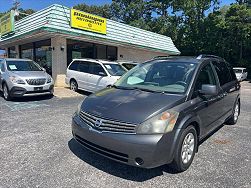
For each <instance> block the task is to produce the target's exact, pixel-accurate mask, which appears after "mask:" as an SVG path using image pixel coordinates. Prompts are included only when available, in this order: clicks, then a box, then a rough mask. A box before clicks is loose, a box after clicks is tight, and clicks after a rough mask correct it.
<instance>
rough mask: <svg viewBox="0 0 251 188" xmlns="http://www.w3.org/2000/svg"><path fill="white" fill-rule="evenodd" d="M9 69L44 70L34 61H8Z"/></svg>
mask: <svg viewBox="0 0 251 188" xmlns="http://www.w3.org/2000/svg"><path fill="white" fill-rule="evenodd" d="M6 65H7V69H8V70H9V71H42V69H41V68H40V67H39V66H38V65H37V64H36V63H35V62H33V61H21V60H20V61H6Z"/></svg>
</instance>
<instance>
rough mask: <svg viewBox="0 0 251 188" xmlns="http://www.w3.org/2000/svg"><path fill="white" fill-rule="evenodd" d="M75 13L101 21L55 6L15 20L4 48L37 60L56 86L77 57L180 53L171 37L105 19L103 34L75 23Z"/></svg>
mask: <svg viewBox="0 0 251 188" xmlns="http://www.w3.org/2000/svg"><path fill="white" fill-rule="evenodd" d="M73 16H82V18H81V17H80V18H79V17H76V19H77V21H89V20H88V19H93V20H94V21H91V22H90V21H89V22H87V24H88V27H89V26H90V27H92V25H94V24H97V25H98V24H99V23H97V22H98V21H100V20H99V19H98V18H96V17H92V16H91V15H88V16H89V17H88V18H87V17H84V16H86V15H82V14H81V13H75V15H73V14H72V10H71V9H70V8H68V7H65V6H62V5H57V4H55V5H51V6H50V7H47V8H45V9H43V10H40V11H38V12H36V13H34V14H32V15H29V16H27V17H25V18H23V19H21V20H19V21H18V22H15V24H14V31H13V32H11V33H8V34H5V35H2V36H1V39H0V49H4V50H6V52H7V56H8V57H10V58H28V59H32V60H34V61H36V62H37V63H39V64H40V65H41V66H42V67H44V68H45V69H46V70H47V72H48V73H50V74H51V75H52V76H53V78H54V79H55V81H56V85H61V84H62V83H63V82H64V75H65V72H66V68H67V66H68V65H69V63H70V62H71V61H72V59H74V58H94V59H108V60H112V61H113V60H125V61H127V60H133V61H137V62H143V61H146V60H148V59H151V58H153V57H155V56H168V55H179V54H180V52H179V50H178V49H177V48H176V47H175V45H174V44H173V42H172V40H171V38H169V37H166V36H163V35H159V34H156V33H153V32H149V31H146V30H142V29H139V28H136V27H132V26H129V25H126V24H123V23H119V22H115V21H113V20H109V19H107V20H106V19H105V31H104V32H102V33H101V32H99V31H95V30H93V31H92V30H88V29H86V28H84V27H83V28H82V26H80V27H78V26H74V25H73V20H72V17H73ZM93 16H94V15H93ZM81 19H84V20H81ZM100 19H101V21H103V20H102V19H103V18H100ZM102 24H103V25H104V23H102ZM77 27H78V28H77ZM102 29H104V28H102Z"/></svg>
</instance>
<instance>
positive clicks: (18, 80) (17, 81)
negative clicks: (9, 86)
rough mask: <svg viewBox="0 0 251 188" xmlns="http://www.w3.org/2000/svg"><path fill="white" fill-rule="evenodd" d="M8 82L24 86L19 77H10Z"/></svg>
mask: <svg viewBox="0 0 251 188" xmlns="http://www.w3.org/2000/svg"><path fill="white" fill-rule="evenodd" d="M10 80H11V81H12V83H14V84H25V82H24V81H23V80H22V79H21V78H19V77H16V76H11V77H10Z"/></svg>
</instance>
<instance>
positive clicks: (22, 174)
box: [0, 82, 251, 188]
mask: <svg viewBox="0 0 251 188" xmlns="http://www.w3.org/2000/svg"><path fill="white" fill-rule="evenodd" d="M241 94H242V98H241V102H242V106H241V115H240V119H239V121H238V124H237V125H234V126H223V127H222V128H221V129H220V130H219V131H218V132H216V133H215V134H213V135H212V136H211V137H210V138H208V140H206V141H205V142H204V143H202V144H201V145H200V148H199V153H197V154H196V156H195V159H194V162H193V164H192V166H191V167H190V168H189V169H188V170H187V171H186V172H184V173H180V174H174V173H173V172H172V171H171V170H170V169H169V168H168V167H166V166H162V167H159V168H155V169H150V170H146V169H140V168H135V167H130V166H126V165H123V164H120V163H117V162H114V161H111V160H109V159H106V158H104V157H102V156H99V155H97V154H94V153H92V152H90V151H88V150H86V149H84V148H82V147H81V146H80V145H79V144H78V143H76V142H75V141H74V140H72V135H71V116H72V114H73V113H74V111H75V109H76V107H77V105H78V103H79V102H80V101H81V100H83V98H84V97H85V96H80V97H72V98H64V99H61V98H58V97H53V98H47V97H39V98H37V97H36V98H31V99H25V100H20V99H19V100H17V101H14V102H6V101H4V100H3V99H2V98H1V97H0V187H4V188H5V187H50V188H51V187H85V188H86V187H109V188H110V187H116V188H117V187H121V188H122V187H249V188H250V187H251V183H250V181H251V157H250V156H251V126H250V124H251V83H249V82H243V83H242V92H241Z"/></svg>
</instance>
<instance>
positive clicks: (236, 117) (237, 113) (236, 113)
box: [234, 102, 239, 121]
mask: <svg viewBox="0 0 251 188" xmlns="http://www.w3.org/2000/svg"><path fill="white" fill-rule="evenodd" d="M238 116H239V103H238V102H237V103H236V105H235V109H234V121H237V120H238Z"/></svg>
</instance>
